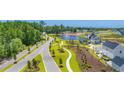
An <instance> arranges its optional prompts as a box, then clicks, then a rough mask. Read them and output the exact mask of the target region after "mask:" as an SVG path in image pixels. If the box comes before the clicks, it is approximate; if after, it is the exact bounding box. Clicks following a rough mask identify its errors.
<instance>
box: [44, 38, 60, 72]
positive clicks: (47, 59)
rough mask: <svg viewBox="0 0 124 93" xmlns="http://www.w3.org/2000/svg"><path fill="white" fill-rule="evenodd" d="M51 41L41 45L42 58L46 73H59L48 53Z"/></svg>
mask: <svg viewBox="0 0 124 93" xmlns="http://www.w3.org/2000/svg"><path fill="white" fill-rule="evenodd" d="M52 40H53V39H51V40H50V41H49V42H47V43H46V44H44V45H43V47H42V58H43V62H44V65H45V68H46V71H47V72H60V69H59V67H58V66H57V64H56V63H55V61H54V59H53V58H52V57H51V55H50V53H49V44H50V42H51V41H52Z"/></svg>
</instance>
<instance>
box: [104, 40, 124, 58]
mask: <svg viewBox="0 0 124 93" xmlns="http://www.w3.org/2000/svg"><path fill="white" fill-rule="evenodd" d="M102 53H103V54H104V55H106V56H108V57H109V58H111V59H113V58H114V57H116V56H118V57H120V58H124V48H123V47H122V46H121V45H120V44H119V43H117V42H111V41H106V42H104V43H103V44H102Z"/></svg>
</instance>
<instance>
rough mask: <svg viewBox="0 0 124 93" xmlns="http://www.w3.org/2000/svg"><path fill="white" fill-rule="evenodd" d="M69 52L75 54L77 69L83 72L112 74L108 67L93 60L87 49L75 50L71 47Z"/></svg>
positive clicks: (75, 48)
mask: <svg viewBox="0 0 124 93" xmlns="http://www.w3.org/2000/svg"><path fill="white" fill-rule="evenodd" d="M71 50H73V51H74V52H75V53H76V56H77V60H78V62H79V67H80V69H81V71H83V72H112V68H111V67H110V66H106V65H104V64H103V63H101V62H100V61H99V60H98V59H96V58H94V56H93V55H92V54H90V53H89V51H88V49H86V48H84V47H83V48H81V50H80V51H79V50H77V47H75V46H72V47H71Z"/></svg>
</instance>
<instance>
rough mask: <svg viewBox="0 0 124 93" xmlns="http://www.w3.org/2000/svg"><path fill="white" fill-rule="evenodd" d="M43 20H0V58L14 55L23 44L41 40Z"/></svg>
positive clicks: (20, 49) (27, 44) (21, 48)
mask: <svg viewBox="0 0 124 93" xmlns="http://www.w3.org/2000/svg"><path fill="white" fill-rule="evenodd" d="M43 25H44V22H43V21H40V22H26V21H6V22H0V60H2V59H3V58H9V57H15V56H16V54H17V53H18V52H20V51H22V50H23V49H24V47H25V46H29V45H33V44H36V42H39V41H40V40H41V38H42V37H41V32H42V31H43Z"/></svg>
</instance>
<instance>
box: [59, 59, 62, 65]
mask: <svg viewBox="0 0 124 93" xmlns="http://www.w3.org/2000/svg"><path fill="white" fill-rule="evenodd" d="M59 64H60V67H63V61H62V58H60V59H59Z"/></svg>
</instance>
